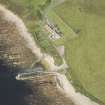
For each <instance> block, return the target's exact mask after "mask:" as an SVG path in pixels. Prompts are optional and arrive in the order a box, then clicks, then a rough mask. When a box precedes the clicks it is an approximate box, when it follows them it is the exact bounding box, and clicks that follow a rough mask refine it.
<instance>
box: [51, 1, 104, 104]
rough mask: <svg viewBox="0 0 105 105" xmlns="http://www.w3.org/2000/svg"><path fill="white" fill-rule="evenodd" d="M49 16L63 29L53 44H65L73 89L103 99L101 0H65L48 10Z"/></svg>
mask: <svg viewBox="0 0 105 105" xmlns="http://www.w3.org/2000/svg"><path fill="white" fill-rule="evenodd" d="M51 18H53V19H52V21H53V23H54V24H57V25H58V27H59V28H60V30H61V31H62V32H63V35H64V36H63V37H62V38H61V39H60V40H58V42H57V41H55V44H56V45H60V44H64V45H65V50H66V51H65V58H66V60H67V63H68V65H69V67H70V69H69V70H68V72H69V73H70V74H71V76H72V79H73V80H74V85H75V86H76V87H77V90H78V91H81V92H83V93H85V94H86V95H88V96H90V97H91V98H93V99H94V100H96V101H97V102H100V103H102V104H103V103H105V1H104V0H92V1H91V0H67V1H66V2H64V3H63V4H61V5H60V6H57V7H56V8H55V9H53V11H52V12H51V13H49V19H51ZM66 27H67V28H66ZM74 34H75V35H76V36H77V37H74V38H72V37H71V36H74Z"/></svg>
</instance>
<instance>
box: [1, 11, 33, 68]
mask: <svg viewBox="0 0 105 105" xmlns="http://www.w3.org/2000/svg"><path fill="white" fill-rule="evenodd" d="M19 34H20V33H19V31H18V30H17V28H16V26H15V24H14V23H10V22H8V21H6V20H4V19H3V13H2V12H0V61H1V65H2V66H5V65H6V66H7V65H8V66H10V67H12V68H14V67H18V68H30V67H31V65H32V63H33V62H35V55H34V54H33V53H32V52H31V50H30V49H28V48H27V47H26V43H25V41H24V39H23V38H22V37H21V35H19Z"/></svg>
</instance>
